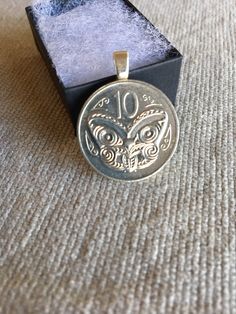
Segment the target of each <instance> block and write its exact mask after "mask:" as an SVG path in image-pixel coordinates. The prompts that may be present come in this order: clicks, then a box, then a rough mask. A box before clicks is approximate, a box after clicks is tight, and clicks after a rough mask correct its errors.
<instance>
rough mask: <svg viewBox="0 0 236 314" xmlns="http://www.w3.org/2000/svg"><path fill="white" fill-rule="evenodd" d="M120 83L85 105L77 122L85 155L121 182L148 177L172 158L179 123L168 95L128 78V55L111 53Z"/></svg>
mask: <svg viewBox="0 0 236 314" xmlns="http://www.w3.org/2000/svg"><path fill="white" fill-rule="evenodd" d="M113 59H114V63H115V68H116V72H117V78H118V80H116V81H114V82H112V83H109V84H107V85H105V86H103V87H101V88H100V89H98V90H97V91H96V92H95V93H93V94H92V95H91V96H90V97H89V99H88V100H87V101H86V102H85V104H84V106H83V108H82V111H81V113H80V116H79V119H78V123H77V135H78V140H79V144H80V148H81V151H82V153H83V155H84V157H85V158H86V160H87V161H88V162H89V164H90V165H91V166H92V167H93V168H94V169H95V170H96V171H97V172H99V173H100V174H102V175H104V176H107V177H108V178H112V179H115V180H122V181H138V180H143V179H146V178H148V177H150V176H152V175H154V174H155V173H157V172H158V171H159V170H160V169H162V168H163V167H164V165H165V164H166V163H167V162H168V161H169V160H170V159H171V157H172V156H173V154H174V152H175V150H176V147H177V144H178V139H179V122H178V118H177V115H176V112H175V109H174V107H173V105H172V103H171V101H170V100H169V99H168V97H167V96H166V95H165V94H164V93H163V92H161V91H160V90H159V89H158V88H156V87H154V86H153V85H150V84H148V83H145V82H142V81H137V80H130V79H128V76H129V54H128V52H127V51H116V52H114V54H113Z"/></svg>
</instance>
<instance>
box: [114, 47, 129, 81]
mask: <svg viewBox="0 0 236 314" xmlns="http://www.w3.org/2000/svg"><path fill="white" fill-rule="evenodd" d="M113 59H114V63H115V68H116V73H117V78H118V80H125V79H128V77H129V53H128V51H115V52H114V53H113Z"/></svg>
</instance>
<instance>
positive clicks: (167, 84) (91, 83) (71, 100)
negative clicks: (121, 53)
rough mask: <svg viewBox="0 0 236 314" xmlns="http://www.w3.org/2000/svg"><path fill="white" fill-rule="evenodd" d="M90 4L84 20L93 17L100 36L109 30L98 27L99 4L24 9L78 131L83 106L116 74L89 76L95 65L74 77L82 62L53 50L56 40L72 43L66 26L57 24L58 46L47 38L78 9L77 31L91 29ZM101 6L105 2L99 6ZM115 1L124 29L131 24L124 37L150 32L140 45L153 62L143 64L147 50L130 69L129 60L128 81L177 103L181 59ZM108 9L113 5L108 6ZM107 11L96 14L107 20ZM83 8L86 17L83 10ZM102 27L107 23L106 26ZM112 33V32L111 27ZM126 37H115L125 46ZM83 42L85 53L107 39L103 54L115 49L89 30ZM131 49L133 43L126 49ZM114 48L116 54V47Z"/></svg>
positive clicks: (126, 3) (125, 3)
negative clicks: (151, 87)
mask: <svg viewBox="0 0 236 314" xmlns="http://www.w3.org/2000/svg"><path fill="white" fill-rule="evenodd" d="M42 1H43V0H42ZM46 1H48V0H46ZM92 1H94V2H93V3H92V4H91V5H93V8H92V7H90V8H89V10H93V11H90V12H92V14H91V13H86V14H89V17H91V15H94V19H95V20H97V19H99V23H100V24H99V25H100V26H99V25H98V26H96V27H97V28H99V27H100V28H101V31H102V28H103V26H104V27H105V32H106V30H107V27H106V25H103V24H101V23H103V22H102V21H101V13H100V15H99V14H98V15H96V2H95V1H99V0H83V1H81V0H80V1H78V0H77V1H73V2H72V3H69V2H68V1H59V2H58V1H55V2H52V1H51V0H50V4H48V3H45V4H44V5H43V6H42V5H41V4H36V5H35V4H33V5H32V6H29V7H27V8H26V13H27V16H28V20H29V23H30V26H31V29H32V33H33V36H34V39H35V43H36V45H37V48H38V50H39V52H40V54H41V55H42V58H43V59H44V61H45V63H46V65H47V67H48V69H49V72H50V74H51V76H52V78H53V80H54V83H55V86H56V88H57V90H58V92H59V93H60V96H61V98H62V101H63V103H64V104H65V106H66V108H67V110H68V112H69V115H70V118H71V121H72V123H73V125H74V127H76V124H77V119H78V115H79V112H80V110H81V108H82V106H83V104H84V102H85V101H86V100H87V99H88V97H89V96H90V95H91V94H92V93H93V92H94V91H95V90H96V89H98V88H99V87H101V86H103V85H104V84H106V83H109V82H112V81H114V80H115V79H116V75H115V72H114V73H112V72H111V71H110V72H109V71H107V72H104V73H100V72H97V73H93V71H94V72H95V71H96V69H95V70H94V65H93V66H91V67H90V66H88V68H86V67H82V65H81V67H80V68H79V67H78V70H77V71H78V74H77V72H75V69H74V68H75V67H76V64H77V63H79V62H84V61H81V60H83V58H80V59H78V60H77V59H75V60H72V59H73V58H72V57H70V55H68V58H67V55H65V53H66V52H65V51H67V50H68V48H65V49H64V51H63V53H64V55H63V56H60V54H61V53H62V52H61V51H60V49H58V48H57V46H56V44H57V42H58V38H59V39H60V36H65V37H68V38H69V37H71V35H70V36H68V32H67V33H63V30H64V28H65V25H66V26H67V25H68V24H69V23H67V22H66V23H65V22H64V24H62V23H61V21H60V23H61V24H60V25H59V26H60V27H61V29H60V31H59V32H57V33H56V35H55V36H54V37H57V42H56V44H55V40H54V38H53V39H51V37H52V36H51V34H48V33H50V32H51V31H52V29H55V28H57V24H55V23H56V22H57V20H56V18H58V17H60V18H63V19H64V20H65V19H66V18H67V15H68V14H69V13H73V15H74V16H75V13H76V11H75V10H76V8H77V9H78V8H79V10H80V11H79V13H78V14H79V16H78V18H77V17H76V21H77V20H78V22H77V23H78V24H77V27H80V25H81V27H86V23H89V21H87V20H88V19H87V17H86V16H84V17H83V7H84V12H87V11H88V8H86V4H87V3H88V2H92ZM102 1H107V0H102ZM113 1H118V2H119V6H120V5H122V12H123V14H124V16H125V17H124V19H123V24H124V23H126V22H125V21H129V24H130V25H127V32H128V30H129V31H132V32H137V31H138V32H139V31H140V30H139V28H140V27H142V28H143V29H144V28H145V29H144V35H140V36H141V38H143V37H145V36H146V35H145V34H146V33H147V31H148V35H147V36H149V38H148V40H147V41H146V42H144V44H145V45H146V47H147V51H146V52H147V53H148V52H149V54H150V50H153V52H152V55H151V57H150V56H149V57H147V58H149V60H142V58H144V59H145V47H144V49H143V50H142V51H141V55H142V58H141V57H140V56H139V55H138V56H137V58H136V59H138V60H134V62H133V64H132V60H131V65H132V67H131V69H130V75H129V78H130V79H135V80H141V81H145V82H147V83H150V84H152V85H154V86H156V87H158V88H159V89H160V90H162V91H163V92H164V93H165V94H166V95H167V96H168V97H169V99H170V100H171V101H172V102H173V103H175V99H176V93H177V88H178V83H179V76H180V69H181V62H182V55H181V54H180V53H179V52H178V50H177V49H176V48H174V47H173V46H172V45H171V44H170V43H169V41H168V40H167V39H166V38H165V37H164V36H163V35H162V34H160V33H159V31H158V29H157V28H155V26H154V25H152V24H151V23H150V21H148V20H147V19H146V18H145V17H144V16H143V15H142V14H141V13H140V12H139V11H138V10H137V8H135V7H134V6H133V5H132V4H131V3H130V2H129V1H127V0H113ZM121 2H122V3H121ZM58 3H59V4H58ZM68 3H69V5H68ZM109 3H110V4H111V0H110V2H109ZM114 3H115V2H114ZM49 5H50V6H51V7H50V10H47V11H45V6H49ZM52 5H54V8H56V9H53V10H52ZM99 5H100V6H101V5H102V2H101V0H100V3H99ZM35 6H36V9H35ZM108 7H109V5H107V6H106V8H107V10H108V12H104V11H105V10H104V9H103V8H102V7H101V8H100V10H102V11H103V14H104V16H105V17H106V16H107V14H111V12H109V8H108ZM46 8H47V7H46ZM85 8H86V10H87V11H86V10H85ZM112 10H113V11H112V14H113V15H115V14H116V12H114V4H112ZM126 10H127V13H126V12H124V11H126ZM42 12H43V13H42ZM45 12H46V13H45ZM88 12H89V11H88ZM106 13H107V14H106ZM118 14H120V13H118ZM41 15H42V20H40V18H41ZM47 17H48V18H47ZM68 18H69V19H70V20H71V19H72V18H71V17H70V16H69V15H68ZM83 18H84V20H85V22H84V23H85V26H83V21H82V19H83ZM110 18H111V19H110V20H115V16H114V19H112V16H111V17H110ZM117 18H119V17H117ZM80 19H81V24H79V23H80ZM127 19H128V20H127ZM103 20H105V18H103ZM119 20H121V21H122V18H120V19H119ZM42 21H43V22H42ZM133 21H134V22H133ZM40 23H41V24H40ZM90 23H91V21H90ZM104 23H105V21H104ZM132 23H133V24H135V23H136V25H132ZM92 24H94V22H93V21H92ZM140 24H142V25H141V26H140ZM90 25H91V24H90ZM133 26H134V29H133V28H132V27H133ZM121 27H124V28H125V27H126V25H124V26H121ZM62 28H63V29H62ZM111 28H112V26H111ZM143 29H141V31H143ZM47 32H48V33H47ZM75 32H76V31H75ZM115 32H116V33H117V32H118V31H117V30H116V31H115ZM125 33H126V31H125V30H124V31H122V32H121V31H119V35H118V36H119V38H121V37H122V36H123V37H124V38H123V39H124V42H125V41H126V42H127V40H126V38H125V36H127V34H125ZM156 33H157V36H158V38H157V39H158V40H159V41H160V40H161V41H162V42H163V43H164V44H163V45H164V46H165V49H166V51H165V52H164V53H163V51H162V53H161V56H155V54H156V55H158V54H159V53H158V47H157V46H158V45H157V44H156V43H155V36H156ZM58 34H59V35H58ZM70 34H71V29H70ZM76 34H78V37H79V36H80V34H79V32H78V31H77V32H76ZM48 35H49V36H48ZM128 35H129V36H130V34H128ZM50 36H51V37H50ZM83 36H84V34H83ZM85 36H86V37H87V38H85V39H88V47H89V44H90V42H91V41H92V44H93V45H94V46H95V47H96V45H98V44H99V43H96V41H97V40H98V39H99V38H100V37H101V36H106V38H107V40H106V38H105V40H104V49H106V46H107V47H108V48H110V49H113V46H112V45H110V46H111V47H110V46H109V42H108V43H107V41H109V40H110V41H111V39H109V34H108V35H107V34H105V35H104V31H102V32H101V36H99V35H95V36H92V35H91V34H89V27H88V31H87V32H86V35H85ZM72 37H73V36H72ZM78 37H76V38H73V39H72V40H73V41H74V42H75V43H76V44H77V45H79V44H80V42H79V41H80V37H79V38H78ZM81 37H82V36H81ZM131 37H135V36H132V34H131ZM138 37H139V36H137V41H138V43H135V44H136V45H137V47H138V48H137V53H139V52H138V49H139V48H140V47H141V48H142V44H143V43H142V39H141V40H140V38H138ZM121 39H122V38H121ZM50 40H51V41H50ZM53 40H54V41H53ZM66 40H67V38H64V37H63V40H62V41H63V42H65V41H66ZM83 40H84V39H83ZM144 40H145V38H144ZM85 41H86V40H85ZM118 41H119V40H118ZM131 41H132V40H131ZM150 41H153V42H150ZM81 42H82V41H81ZM158 43H159V42H158ZM59 44H60V43H59ZM144 44H143V46H144ZM68 45H71V44H70V43H69V44H68ZM81 45H82V43H81ZM123 45H124V47H123V46H122V44H121V48H123V50H126V49H127V48H128V49H129V47H126V44H123ZM130 45H132V43H130ZM127 46H128V45H127ZM114 47H115V48H116V46H114ZM153 47H154V48H153ZM166 47H167V48H166ZM108 48H107V49H108ZM117 48H120V46H119V47H117ZM141 48H140V49H141ZM53 49H54V50H53ZM66 49H67V50H66ZM76 49H78V48H77V46H76V48H75V50H76ZM131 49H134V51H135V45H134V48H133V46H132V47H131ZM160 49H162V50H163V49H164V48H163V47H161V48H160ZM69 50H70V49H69ZM81 51H82V52H80V53H82V54H85V52H84V51H83V50H81ZM90 51H91V49H90ZM75 53H76V51H75ZM95 53H97V52H96V51H95ZM101 53H102V51H101ZM133 55H135V52H133ZM108 56H109V54H108ZM60 57H61V58H60ZM63 58H64V59H63ZM92 58H94V56H91V59H92ZM106 58H108V57H107V56H106ZM54 59H55V60H54ZM110 59H111V60H112V54H111V57H110ZM134 59H135V58H134ZM58 60H59V61H58ZM63 60H66V61H65V62H64V61H63ZM87 61H90V60H89V55H88V60H87ZM63 62H64V63H65V68H66V69H64V68H63V66H64V65H63ZM68 62H69V66H68V65H67V63H68ZM98 62H99V61H98ZM73 65H74V66H73ZM71 67H73V69H72V70H71V72H70V71H68V68H71ZM103 67H104V65H103ZM60 71H61V72H60ZM65 73H66V74H65ZM95 74H96V75H95ZM76 77H78V78H80V79H78V80H76Z"/></svg>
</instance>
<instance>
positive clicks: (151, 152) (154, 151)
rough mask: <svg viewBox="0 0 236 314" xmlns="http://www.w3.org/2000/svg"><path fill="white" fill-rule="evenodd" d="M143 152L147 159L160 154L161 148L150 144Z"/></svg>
mask: <svg viewBox="0 0 236 314" xmlns="http://www.w3.org/2000/svg"><path fill="white" fill-rule="evenodd" d="M143 153H144V155H145V157H146V158H147V159H155V158H156V157H157V156H158V153H159V148H158V147H157V146H156V145H154V144H150V145H147V146H146V147H144V149H143Z"/></svg>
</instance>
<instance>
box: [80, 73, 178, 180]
mask: <svg viewBox="0 0 236 314" xmlns="http://www.w3.org/2000/svg"><path fill="white" fill-rule="evenodd" d="M122 82H123V83H124V82H126V83H129V82H133V83H139V84H142V85H146V86H148V87H151V88H153V89H156V90H157V91H158V92H159V93H161V94H162V96H164V98H166V99H167V100H168V102H169V103H168V104H169V106H170V108H171V111H172V113H173V116H174V119H175V121H176V142H175V145H174V148H173V150H172V152H171V154H170V155H169V157H168V158H167V159H166V161H165V162H164V163H163V165H162V166H161V167H160V168H158V169H157V170H156V171H154V172H153V173H151V174H149V175H147V176H145V177H142V178H137V179H118V178H114V177H111V176H109V175H106V174H104V173H103V172H102V171H100V170H99V169H97V168H96V167H95V166H94V165H93V163H92V162H91V161H90V159H89V158H88V157H87V155H86V153H85V152H84V148H83V146H82V139H81V132H80V127H81V124H82V119H83V114H84V112H85V110H86V108H87V106H88V104H89V103H90V101H91V99H92V98H93V97H94V96H95V95H96V94H97V93H99V92H101V91H103V90H104V89H106V88H107V87H109V86H114V85H116V84H119V83H122ZM76 135H77V139H78V142H79V146H80V150H81V152H82V155H83V156H84V158H85V160H87V162H88V163H89V165H90V166H91V167H92V168H93V169H94V170H95V171H96V172H97V173H99V174H101V175H102V176H103V177H106V178H109V179H112V180H114V181H119V182H140V181H144V180H147V179H149V178H150V177H153V176H154V175H156V174H157V173H158V172H159V171H161V170H162V169H163V168H164V167H165V166H166V164H167V163H168V162H169V161H170V160H171V159H172V157H173V155H174V154H175V152H176V150H177V147H178V143H179V135H180V125H179V119H178V116H177V113H176V110H175V107H174V105H173V104H172V102H171V100H170V99H169V98H168V97H167V95H166V94H165V93H163V92H162V91H161V90H160V89H159V88H157V87H156V86H154V85H152V84H149V83H146V82H143V81H140V80H130V79H128V80H126V79H124V80H116V81H113V82H110V83H108V84H105V85H103V86H102V87H100V88H98V89H97V90H96V91H95V92H93V93H92V95H90V96H89V98H88V99H87V100H86V101H85V103H84V105H83V107H82V109H81V111H80V113H79V116H78V119H77V124H76Z"/></svg>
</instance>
